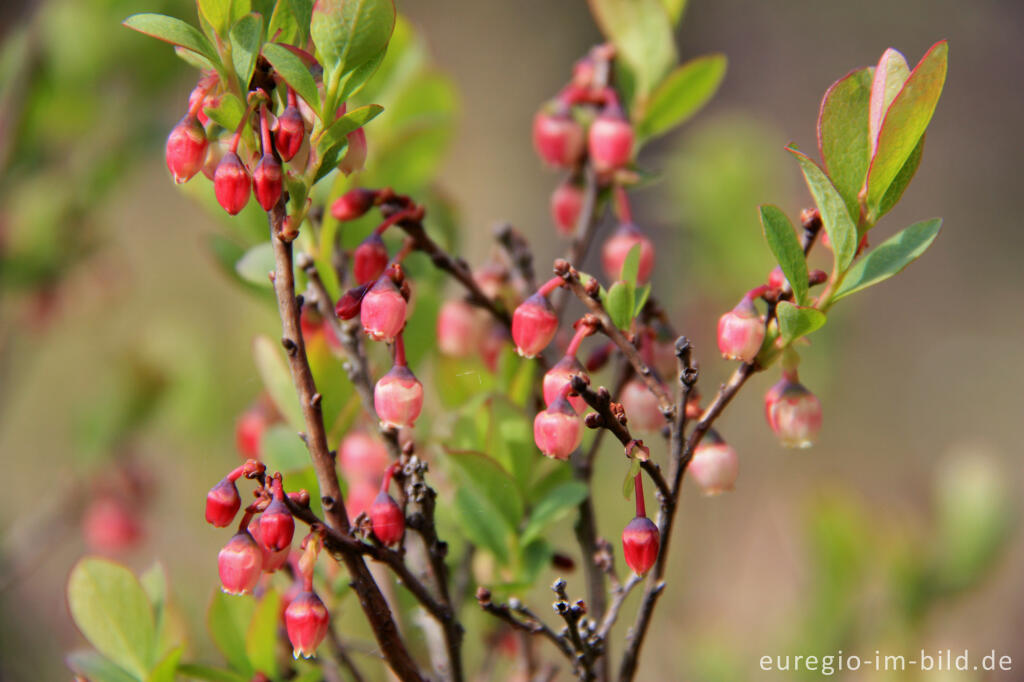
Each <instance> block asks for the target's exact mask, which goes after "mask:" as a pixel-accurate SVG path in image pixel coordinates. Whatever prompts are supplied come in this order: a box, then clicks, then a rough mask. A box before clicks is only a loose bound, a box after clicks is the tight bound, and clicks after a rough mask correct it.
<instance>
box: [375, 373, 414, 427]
mask: <svg viewBox="0 0 1024 682" xmlns="http://www.w3.org/2000/svg"><path fill="white" fill-rule="evenodd" d="M373 407H374V409H375V410H377V416H378V417H379V418H380V423H381V425H383V426H384V427H393V428H396V429H400V428H402V427H403V426H413V425H414V424H415V423H416V418H417V417H419V416H420V410H422V409H423V384H421V383H420V382H419V380H418V379H417V378H416V376H415V375H414V374H413V373H412V371H411V370H410V369H409V368H408V367H406V366H404V365H395V366H393V367H392V368H391V369H390V370H389V371H388V373H387V374H385V375H384V376H382V377H381V378H380V380H379V381H378V382H377V385H376V386H374V388H373Z"/></svg>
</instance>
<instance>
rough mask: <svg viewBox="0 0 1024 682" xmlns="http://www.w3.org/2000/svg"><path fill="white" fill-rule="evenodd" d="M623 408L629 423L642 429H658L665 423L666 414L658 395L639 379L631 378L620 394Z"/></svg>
mask: <svg viewBox="0 0 1024 682" xmlns="http://www.w3.org/2000/svg"><path fill="white" fill-rule="evenodd" d="M619 402H620V403H622V409H624V410H625V411H626V418H627V419H628V420H629V423H630V424H631V425H633V426H635V427H636V428H637V429H639V430H641V431H658V430H660V429H661V427H663V426H664V425H665V423H666V422H665V416H664V415H663V414H662V413H661V406H659V405H658V397H657V396H656V395H654V394H653V393H652V392H651V389H649V388H647V384H645V383H644V382H642V381H640V380H639V379H635V378H634V379H630V380H629V381H627V382H626V385H625V386H623V387H622V393H621V394H620V395H619Z"/></svg>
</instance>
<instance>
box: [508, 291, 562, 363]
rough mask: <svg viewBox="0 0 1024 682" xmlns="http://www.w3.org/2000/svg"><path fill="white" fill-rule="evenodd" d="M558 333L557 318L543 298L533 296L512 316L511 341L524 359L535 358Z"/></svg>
mask: <svg viewBox="0 0 1024 682" xmlns="http://www.w3.org/2000/svg"><path fill="white" fill-rule="evenodd" d="M556 331H558V318H557V317H556V316H555V311H554V310H552V309H551V304H550V303H548V300H547V299H546V298H544V297H543V296H540V295H538V294H534V295H533V296H531V297H530V298H528V299H526V300H525V301H524V302H523V303H521V304H520V305H519V306H518V307H517V308H516V310H515V312H514V313H513V314H512V340H513V341H515V344H516V352H518V353H519V354H520V355H521V356H523V357H524V358H532V357H536V356H537V355H538V354H539V353H540V352H541V351H542V350H544V349H545V348H546V347H547V345H548V344H549V343H551V339H553V338H555V332H556Z"/></svg>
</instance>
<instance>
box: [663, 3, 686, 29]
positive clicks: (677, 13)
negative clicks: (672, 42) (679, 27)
mask: <svg viewBox="0 0 1024 682" xmlns="http://www.w3.org/2000/svg"><path fill="white" fill-rule="evenodd" d="M661 4H662V5H664V6H665V11H666V12H668V18H669V19H671V20H672V23H673V24H678V23H679V20H680V19H682V18H683V12H685V11H686V0H661Z"/></svg>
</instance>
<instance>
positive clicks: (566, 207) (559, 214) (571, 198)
mask: <svg viewBox="0 0 1024 682" xmlns="http://www.w3.org/2000/svg"><path fill="white" fill-rule="evenodd" d="M582 208H583V189H582V188H581V187H580V186H579V185H577V184H576V183H574V182H572V181H571V180H567V181H566V182H563V183H562V184H561V185H559V186H558V187H556V188H555V191H554V192H553V193H552V194H551V218H552V219H553V220H554V221H555V227H557V228H558V231H559V233H561V234H563V235H565V236H569V235H571V234H572V233H573V232H575V231H576V221H577V220H579V217H580V211H581V210H582Z"/></svg>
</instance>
